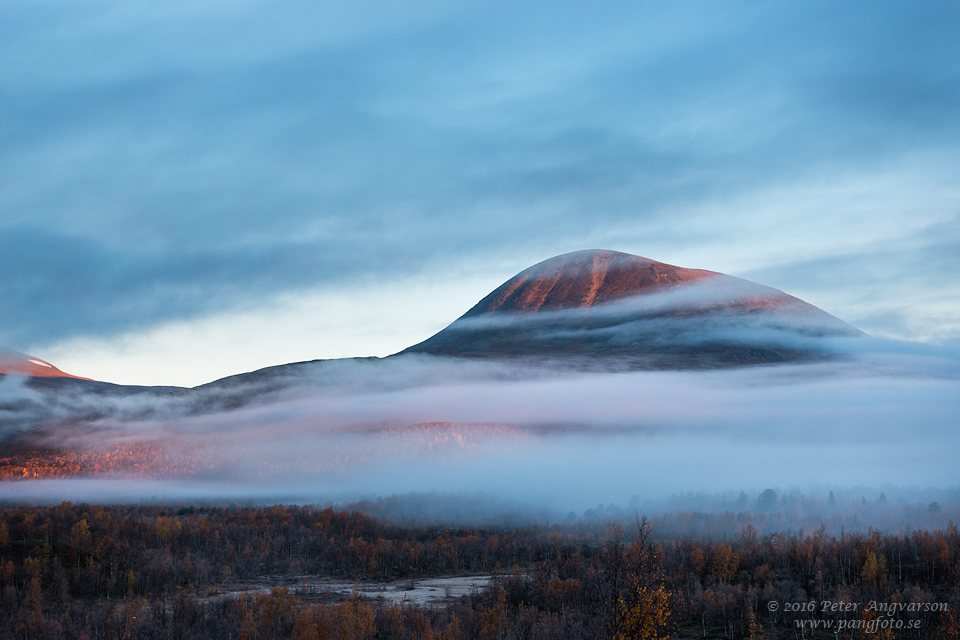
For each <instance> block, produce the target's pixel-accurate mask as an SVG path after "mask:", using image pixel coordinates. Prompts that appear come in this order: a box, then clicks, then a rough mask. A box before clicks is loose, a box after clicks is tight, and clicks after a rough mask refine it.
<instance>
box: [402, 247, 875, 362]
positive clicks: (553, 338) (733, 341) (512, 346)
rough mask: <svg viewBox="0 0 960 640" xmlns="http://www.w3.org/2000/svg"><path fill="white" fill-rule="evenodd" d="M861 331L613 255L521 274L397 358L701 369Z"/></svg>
mask: <svg viewBox="0 0 960 640" xmlns="http://www.w3.org/2000/svg"><path fill="white" fill-rule="evenodd" d="M856 335H861V332H860V331H859V330H857V329H855V328H853V327H852V326H850V325H848V324H846V323H845V322H843V321H841V320H839V319H837V318H835V317H834V316H832V315H830V314H828V313H826V312H825V311H822V310H820V309H818V308H817V307H815V306H813V305H811V304H808V303H806V302H804V301H802V300H800V299H798V298H795V297H793V296H790V295H787V294H785V293H783V292H782V291H778V290H776V289H772V288H770V287H765V286H762V285H758V284H755V283H752V282H749V281H747V280H743V279H740V278H734V277H732V276H727V275H724V274H721V273H716V272H713V271H705V270H701V269H686V268H683V267H677V266H674V265H669V264H664V263H662V262H657V261H655V260H650V259H648V258H642V257H640V256H635V255H631V254H627V253H620V252H616V251H601V250H595V251H577V252H574V253H568V254H564V255H561V256H557V257H555V258H551V259H549V260H545V261H544V262H541V263H539V264H537V265H534V266H532V267H530V268H529V269H526V270H524V271H522V272H520V273H519V274H517V275H516V276H514V277H513V278H511V279H510V280H508V281H507V282H505V283H503V284H502V285H501V286H500V287H498V288H497V289H496V290H495V291H493V292H492V293H490V294H489V295H488V296H487V297H485V298H484V299H483V300H481V301H480V302H478V303H477V304H476V305H475V306H474V307H473V308H472V309H470V310H469V311H467V312H466V313H465V314H463V316H461V317H460V318H459V319H457V320H456V321H455V322H453V323H452V324H451V325H450V326H448V327H446V328H445V329H443V330H442V331H440V332H439V333H437V334H435V335H434V336H432V337H430V338H428V339H427V340H425V341H423V342H421V343H420V344H417V345H414V346H412V347H410V348H408V349H406V350H404V351H402V352H401V354H405V353H426V354H433V355H440V356H454V357H471V358H502V357H516V356H548V357H551V358H562V357H570V356H576V357H580V358H582V357H593V358H597V357H607V356H616V357H619V358H626V359H627V360H631V361H633V362H634V363H635V364H640V365H646V366H650V367H654V368H701V367H720V366H735V365H744V364H759V363H772V362H785V361H792V360H800V359H810V358H816V357H822V356H824V355H825V354H826V345H825V344H823V343H822V341H818V340H817V339H818V338H823V337H829V336H834V337H837V336H856Z"/></svg>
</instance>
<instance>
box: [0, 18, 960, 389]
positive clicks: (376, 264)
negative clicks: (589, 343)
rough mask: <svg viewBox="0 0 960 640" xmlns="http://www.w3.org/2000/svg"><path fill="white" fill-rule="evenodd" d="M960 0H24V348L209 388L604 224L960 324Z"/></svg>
mask: <svg viewBox="0 0 960 640" xmlns="http://www.w3.org/2000/svg"><path fill="white" fill-rule="evenodd" d="M958 32H960V7H958V6H957V5H956V4H955V3H937V2H930V3H922V4H919V3H917V4H916V5H913V4H906V3H901V4H894V3H876V2H869V3H868V2H848V3H835V2H803V3H799V2H797V3H782V2H768V3H763V2H750V3H746V2H744V3H734V2H729V3H710V2H701V3H696V2H695V3H690V2H673V3H604V4H596V3H592V4H590V5H587V4H584V3H580V4H572V3H571V4H564V3H558V2H551V3H523V4H522V6H518V5H517V3H494V2H483V3H470V2H435V3H429V2H423V3H391V2H350V3H340V4H337V3H320V2H288V3H283V4H282V6H280V5H278V4H277V3H266V2H256V1H246V2H237V1H234V2H204V1H197V0H194V1H190V2H187V1H182V2H180V1H172V2H164V3H162V4H161V3H155V4H153V5H151V4H150V3H131V2H105V1H83V0H80V1H71V2H65V1H64V2H59V1H48V2H37V1H30V2H19V1H10V2H4V3H3V4H2V5H0V176H2V179H0V299H2V300H3V301H4V303H3V305H2V306H0V345H2V346H5V347H8V348H13V349H17V350H20V351H26V352H29V353H32V354H34V355H37V356H40V357H42V358H45V359H47V360H50V361H52V362H54V364H57V365H58V366H60V367H61V368H62V369H64V370H67V371H71V372H73V373H77V374H80V375H88V376H91V377H97V378H100V379H106V380H111V381H117V382H137V383H172V384H197V383H200V382H204V381H206V380H210V379H213V378H215V377H219V376H222V375H227V374H230V373H236V372H239V371H246V370H250V369H254V368H257V367H261V366H267V365H271V364H278V363H281V362H287V361H292V360H305V359H312V358H319V357H340V356H349V355H385V354H387V353H391V352H394V351H398V350H400V349H402V348H404V347H406V346H408V345H410V344H412V343H414V342H418V341H419V340H422V339H423V338H425V337H427V336H428V335H430V334H431V333H433V332H434V331H436V330H438V329H440V328H442V327H443V326H444V325H445V324H447V323H448V322H450V321H452V320H453V319H454V318H456V317H457V316H459V315H460V314H461V313H463V312H464V311H465V310H466V309H467V308H469V307H470V306H471V305H472V304H473V303H474V302H476V301H477V300H479V299H480V298H482V297H483V296H484V295H485V294H486V293H487V292H488V291H489V290H491V289H493V288H494V287H496V286H497V285H498V284H500V283H501V282H502V281H504V280H506V279H507V278H509V277H510V276H512V275H513V274H514V273H516V272H517V271H519V270H521V269H523V268H525V267H527V266H529V265H531V264H533V263H535V262H538V261H540V260H543V259H545V258H548V257H551V256H553V255H556V254H560V253H564V252H567V251H573V250H578V249H585V248H605V249H614V250H620V251H627V252H630V253H636V254H639V255H643V256H646V257H649V258H653V259H656V260H661V261H664V262H670V263H673V264H679V265H682V266H687V267H696V268H706V269H712V270H717V271H723V272H725V273H730V274H733V275H737V276H741V277H746V278H748V279H751V280H754V281H756V282H760V283H762V284H766V285H770V286H774V287H777V288H780V289H783V290H785V291H787V292H788V293H791V294H794V295H797V296H799V297H801V298H803V299H805V300H807V301H809V302H811V303H813V304H816V305H817V306H820V307H821V308H824V309H825V310H827V311H829V312H831V313H833V314H834V315H837V316H839V317H841V318H842V319H844V320H846V321H848V322H850V323H852V324H854V325H855V326H857V327H859V328H861V329H863V330H864V331H867V332H868V333H871V334H873V335H877V336H882V337H891V338H897V339H905V340H920V341H928V342H934V343H938V344H943V343H946V344H956V343H957V341H958V340H960V279H958V278H957V275H956V274H957V273H958V272H960V224H958V223H960V180H958V176H960V39H958V38H957V33H958Z"/></svg>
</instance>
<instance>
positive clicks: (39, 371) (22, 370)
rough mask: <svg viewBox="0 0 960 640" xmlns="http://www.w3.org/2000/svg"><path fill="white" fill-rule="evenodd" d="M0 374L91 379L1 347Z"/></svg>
mask: <svg viewBox="0 0 960 640" xmlns="http://www.w3.org/2000/svg"><path fill="white" fill-rule="evenodd" d="M0 374H5V375H17V376H26V377H29V378H71V379H74V380H89V378H81V377H80V376H74V375H70V374H69V373H64V372H63V371H60V369H57V368H56V367H55V366H53V365H52V364H50V363H49V362H47V361H46V360H41V359H40V358H36V357H34V356H31V355H27V354H25V353H20V352H19V351H11V350H10V349H3V348H0Z"/></svg>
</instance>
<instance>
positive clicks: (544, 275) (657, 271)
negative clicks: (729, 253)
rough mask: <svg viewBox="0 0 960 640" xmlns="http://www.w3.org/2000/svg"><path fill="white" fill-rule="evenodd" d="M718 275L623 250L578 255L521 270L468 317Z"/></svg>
mask: <svg viewBox="0 0 960 640" xmlns="http://www.w3.org/2000/svg"><path fill="white" fill-rule="evenodd" d="M717 275H720V274H718V273H715V272H713V271H704V270H702V269H685V268H683V267H677V266H674V265H671V264H666V263H663V262H657V261H656V260H651V259H649V258H643V257H641V256H635V255H632V254H629V253H621V252H619V251H606V250H600V249H592V250H586V251H574V252H573V253H565V254H563V255H559V256H556V257H553V258H550V259H549V260H544V261H543V262H540V263H538V264H535V265H533V266H532V267H530V268H529V269H525V270H524V271H521V272H520V273H518V274H517V275H516V276H514V277H513V278H511V279H510V280H507V281H506V282H505V283H503V284H502V285H501V286H500V287H498V288H497V289H496V290H495V291H493V292H492V293H491V294H490V295H488V296H487V297H486V298H484V299H483V300H481V301H480V302H478V303H477V304H476V305H475V306H474V307H473V308H472V309H470V310H469V311H468V312H467V313H466V314H464V316H463V317H464V318H470V317H474V316H479V315H482V314H486V313H502V312H511V311H526V312H531V311H532V312H536V311H553V310H559V309H575V308H586V307H592V306H594V305H598V304H601V303H604V302H611V301H613V300H619V299H621V298H627V297H630V296H635V295H640V294H644V293H653V292H657V291H663V290H666V289H670V288H673V287H677V286H681V285H686V284H689V283H692V282H695V281H697V280H701V279H703V278H709V277H712V276H717Z"/></svg>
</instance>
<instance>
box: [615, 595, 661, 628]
mask: <svg viewBox="0 0 960 640" xmlns="http://www.w3.org/2000/svg"><path fill="white" fill-rule="evenodd" d="M668 598H669V594H668V593H667V592H666V591H664V589H663V587H662V586H660V587H657V588H656V589H654V588H651V587H639V588H638V589H637V593H636V601H635V602H634V603H633V604H632V605H627V603H626V602H624V601H623V600H622V599H621V600H620V607H621V614H622V615H621V617H620V628H619V629H618V630H617V632H616V633H615V634H614V640H658V639H659V638H665V637H666V626H667V621H668V620H669V618H670V606H669V602H668Z"/></svg>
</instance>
